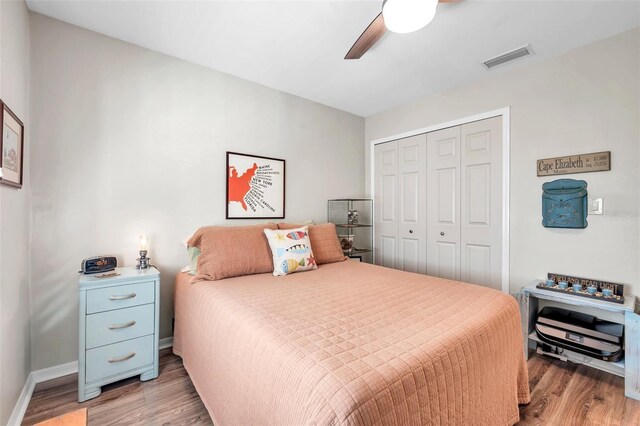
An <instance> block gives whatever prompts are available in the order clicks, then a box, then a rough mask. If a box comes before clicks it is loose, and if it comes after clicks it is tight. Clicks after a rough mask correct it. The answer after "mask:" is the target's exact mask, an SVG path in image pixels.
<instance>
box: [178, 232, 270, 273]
mask: <svg viewBox="0 0 640 426" xmlns="http://www.w3.org/2000/svg"><path fill="white" fill-rule="evenodd" d="M264 229H278V227H277V226H276V224H275V223H267V224H263V225H251V226H207V227H204V228H200V229H198V230H197V231H196V232H195V234H193V236H192V237H191V239H189V241H188V243H187V245H188V246H189V247H197V248H198V249H200V251H201V253H200V256H198V268H197V273H196V275H195V277H194V279H193V281H194V282H195V281H203V280H207V281H215V280H221V279H224V278H231V277H238V276H241V275H252V274H264V273H266V272H271V271H273V262H272V259H271V251H270V250H269V243H268V242H267V238H266V237H265V235H264V232H263V230H264Z"/></svg>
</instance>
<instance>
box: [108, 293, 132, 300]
mask: <svg viewBox="0 0 640 426" xmlns="http://www.w3.org/2000/svg"><path fill="white" fill-rule="evenodd" d="M134 297H136V294H135V293H130V294H125V295H123V296H111V297H110V298H109V300H125V299H133V298H134Z"/></svg>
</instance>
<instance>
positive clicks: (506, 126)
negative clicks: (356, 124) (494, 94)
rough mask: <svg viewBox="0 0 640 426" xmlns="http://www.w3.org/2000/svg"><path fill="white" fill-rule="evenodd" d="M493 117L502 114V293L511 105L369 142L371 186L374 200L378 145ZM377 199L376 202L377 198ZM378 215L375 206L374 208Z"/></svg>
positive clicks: (506, 289) (506, 270)
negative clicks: (376, 149)
mask: <svg viewBox="0 0 640 426" xmlns="http://www.w3.org/2000/svg"><path fill="white" fill-rule="evenodd" d="M492 117H502V292H503V293H506V294H509V276H510V271H509V261H510V258H509V253H510V247H509V245H510V238H509V229H510V227H509V208H510V204H509V190H510V176H511V170H510V167H511V161H510V158H511V153H510V149H509V148H510V146H511V107H504V108H500V109H495V110H493V111H487V112H482V113H480V114H475V115H471V116H468V117H464V118H459V119H457V120H452V121H447V122H446V123H440V124H435V125H433V126H427V127H422V128H420V129H415V130H409V131H406V132H403V133H398V134H395V135H391V136H386V137H383V138H378V139H373V140H371V141H370V143H369V187H370V188H371V198H373V199H375V181H376V180H375V175H374V169H375V160H376V159H375V153H374V148H375V146H376V145H378V144H381V143H385V142H391V141H394V140H396V139H403V138H408V137H411V136H416V135H420V134H423V133H429V132H435V131H437V130H442V129H446V128H447V127H454V126H461V125H463V124H467V123H471V122H473V121H480V120H485V119H487V118H492ZM374 202H375V201H374ZM374 215H375V208H374ZM374 221H375V218H374ZM373 249H374V256H375V238H374V247H373Z"/></svg>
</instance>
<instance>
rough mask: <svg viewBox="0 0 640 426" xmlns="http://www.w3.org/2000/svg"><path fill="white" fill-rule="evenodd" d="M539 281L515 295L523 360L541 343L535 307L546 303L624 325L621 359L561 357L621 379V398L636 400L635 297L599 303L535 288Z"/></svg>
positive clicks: (639, 351)
mask: <svg viewBox="0 0 640 426" xmlns="http://www.w3.org/2000/svg"><path fill="white" fill-rule="evenodd" d="M542 281H544V280H535V281H532V282H531V283H530V284H529V285H528V286H527V287H525V288H523V289H522V290H520V292H519V293H518V300H519V302H520V314H521V316H522V332H523V335H524V353H525V356H526V357H527V359H529V352H530V350H531V349H535V348H536V347H537V344H538V343H541V341H540V340H539V338H538V336H537V335H536V332H535V321H536V318H537V316H538V312H539V310H540V309H539V306H538V305H539V304H542V303H549V304H552V305H554V306H559V307H563V308H565V309H576V310H580V311H581V312H585V313H588V314H590V315H594V316H595V317H598V318H602V319H605V320H607V321H612V322H615V323H618V324H624V358H623V359H622V360H621V361H618V362H606V361H602V360H598V359H595V358H591V357H589V356H586V355H582V354H580V353H577V352H573V351H570V350H567V349H565V350H564V352H563V354H562V355H563V356H564V357H566V358H567V360H569V361H571V362H575V363H579V364H585V365H588V366H590V367H593V368H597V369H599V370H602V371H606V372H608V373H612V374H615V375H617V376H621V377H624V394H625V396H627V397H629V398H633V399H637V400H640V315H638V314H637V313H636V298H635V296H632V295H626V296H625V303H624V304H618V303H611V302H603V301H599V300H594V299H589V298H586V297H579V296H572V295H570V294H562V293H558V292H554V291H548V290H544V289H539V288H537V287H536V284H538V283H539V282H542ZM540 301H545V302H540Z"/></svg>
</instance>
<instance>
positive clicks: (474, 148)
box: [460, 117, 502, 290]
mask: <svg viewBox="0 0 640 426" xmlns="http://www.w3.org/2000/svg"><path fill="white" fill-rule="evenodd" d="M461 135H462V147H461V148H462V158H461V160H462V163H461V194H462V202H461V225H462V228H461V231H462V232H461V236H462V240H461V258H460V260H461V278H460V279H461V280H462V281H466V282H470V283H474V284H481V285H484V286H487V287H492V288H495V289H497V290H500V289H501V288H502V117H494V118H490V119H487V120H481V121H476V122H474V123H469V124H465V125H463V126H462V127H461Z"/></svg>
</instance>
